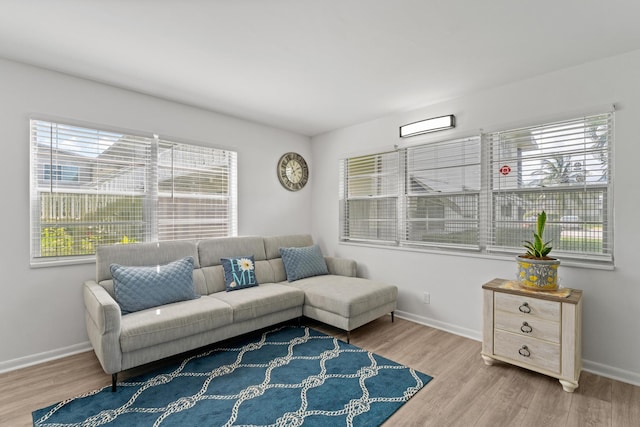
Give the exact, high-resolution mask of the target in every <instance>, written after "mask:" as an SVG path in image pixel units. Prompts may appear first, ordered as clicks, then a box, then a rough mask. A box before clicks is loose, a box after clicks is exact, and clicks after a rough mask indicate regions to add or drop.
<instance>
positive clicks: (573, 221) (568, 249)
mask: <svg viewBox="0 0 640 427" xmlns="http://www.w3.org/2000/svg"><path fill="white" fill-rule="evenodd" d="M581 123H582V130H584V134H585V136H584V137H579V136H575V135H573V134H572V133H573V131H571V132H569V133H571V135H570V136H568V137H565V138H561V139H562V142H561V143H558V142H556V141H554V140H553V138H547V139H545V137H542V136H540V137H538V136H536V138H534V139H535V140H536V141H537V143H538V144H542V147H545V144H546V147H547V148H548V147H551V149H550V150H547V152H551V153H553V152H554V150H556V148H553V145H552V144H554V143H556V144H565V145H562V147H564V148H561V149H558V150H559V152H561V153H562V152H563V150H567V153H565V155H566V156H568V158H570V159H572V160H573V162H574V168H578V169H580V168H583V171H582V173H583V175H584V176H585V177H587V178H584V179H583V180H582V181H580V180H579V179H576V180H574V181H575V182H573V181H572V182H569V183H565V182H559V183H554V184H553V185H551V186H550V183H549V181H548V180H547V182H545V183H543V182H542V181H540V185H534V184H532V181H531V180H529V182H528V183H526V184H527V185H528V187H524V186H522V185H521V186H520V187H518V188H510V189H509V190H508V191H505V190H504V188H499V185H498V184H497V183H499V180H498V179H496V175H497V174H500V173H501V172H500V171H499V169H500V168H501V167H502V166H509V164H511V166H513V169H514V172H513V173H514V174H518V173H521V172H520V171H519V170H518V167H517V165H515V164H512V163H509V164H505V165H502V162H503V159H502V158H500V157H499V156H498V155H497V153H498V150H497V149H496V145H495V144H496V143H497V142H496V141H499V140H500V138H501V136H502V137H504V136H505V135H513V134H514V133H518V132H525V133H526V132H533V134H535V135H543V133H544V132H549V133H551V134H553V132H557V130H558V129H564V128H566V127H568V128H570V129H573V128H572V127H574V128H576V129H577V131H580V130H581V129H580V128H581ZM593 123H597V124H598V126H600V127H599V128H598V132H599V134H598V135H599V138H598V140H597V141H596V140H593V139H590V136H588V135H587V133H589V132H587V131H588V130H590V129H591V128H592V127H590V126H591V124H593ZM478 138H479V139H480V141H481V147H482V149H481V159H480V167H481V170H480V188H479V191H477V192H476V191H468V192H459V193H457V194H456V193H455V192H452V193H450V194H448V195H450V196H456V195H458V196H468V195H472V194H477V197H478V202H477V216H476V218H477V221H478V236H479V240H478V242H479V244H478V245H477V246H475V247H474V245H469V244H463V245H460V244H459V242H453V241H452V242H449V243H447V242H444V243H442V242H440V243H437V242H428V241H427V242H421V241H418V239H415V238H413V239H412V238H411V236H410V235H409V225H408V224H409V221H410V220H411V217H410V215H409V213H408V210H409V209H410V206H408V205H409V201H410V198H411V197H413V196H415V194H413V193H412V190H411V183H410V182H409V180H410V178H411V177H410V172H409V171H408V169H410V166H408V164H407V158H408V157H407V156H408V154H407V152H408V150H415V149H419V147H421V146H426V145H429V144H451V143H455V142H457V141H460V140H440V141H436V142H426V143H418V144H412V145H407V146H405V147H401V148H398V147H396V150H395V151H396V152H397V153H398V167H397V168H396V170H397V174H398V180H399V183H400V186H399V194H398V203H397V206H396V209H397V218H398V232H397V238H396V239H395V240H385V241H382V242H380V241H376V240H375V239H370V240H367V239H358V238H353V237H352V236H350V235H349V233H345V224H348V222H349V212H348V210H347V209H345V200H348V198H349V197H348V194H347V193H346V192H345V188H346V182H347V181H345V173H346V169H345V166H346V165H347V164H348V162H349V161H350V160H351V159H353V158H346V159H342V160H341V161H340V174H341V175H340V180H341V182H340V230H341V231H340V237H339V240H340V242H342V243H354V244H372V245H378V246H379V245H385V246H392V247H397V248H399V249H402V248H404V249H407V250H409V249H410V250H426V251H433V250H435V251H444V252H447V253H452V254H461V255H464V254H467V255H471V256H485V257H492V258H495V257H498V258H504V257H505V256H511V255H517V254H521V253H522V252H523V251H524V248H523V246H522V244H523V243H524V240H523V242H520V243H516V242H515V240H514V241H512V242H511V244H504V239H502V240H501V239H500V238H498V237H497V236H498V235H499V234H500V232H499V230H498V228H497V225H496V224H499V223H502V224H504V223H510V224H511V225H512V226H513V227H519V228H523V229H526V230H525V231H526V232H527V233H529V232H530V231H531V230H530V229H529V227H530V225H531V224H530V222H531V221H529V220H528V219H527V218H523V216H522V214H523V212H529V211H530V213H534V212H537V211H538V210H541V209H545V208H546V210H550V212H548V218H549V219H548V225H547V227H548V229H549V230H550V234H553V233H555V231H553V229H554V228H556V229H559V230H560V232H559V233H555V234H554V235H553V236H548V237H552V238H553V237H555V238H556V240H561V241H560V242H558V241H556V242H552V243H553V244H552V246H554V251H553V255H554V256H555V257H557V258H559V259H561V260H562V261H563V262H565V263H566V264H569V265H575V266H583V267H591V268H605V269H609V268H613V266H614V259H613V252H614V251H613V249H614V247H613V139H614V113H613V112H607V113H602V114H593V115H588V116H583V117H578V118H575V119H571V120H557V121H552V122H550V123H546V124H536V125H532V126H528V127H522V128H519V129H509V130H502V131H497V132H491V133H486V134H481V135H478V136H476V137H470V138H468V140H470V141H473V140H478ZM580 138H582V139H583V141H582V142H581V141H580ZM596 142H597V143H599V144H601V146H599V147H597V146H596ZM416 147H417V148H416ZM540 150H541V151H540V152H541V153H545V151H544V149H543V148H541V149H540ZM380 154H381V153H373V154H371V156H375V155H380ZM494 156H495V158H494ZM542 156H543V157H544V156H546V154H545V155H542ZM577 156H581V158H582V159H583V161H580V162H576V161H575V158H576V157H577ZM598 156H599V157H598ZM359 157H366V156H359ZM598 158H600V161H601V162H602V166H600V169H598V168H599V167H598V166H597V164H596V163H597V159H598ZM511 160H513V159H511ZM526 161H527V162H528V163H526V164H525V165H524V166H527V165H528V166H529V167H531V164H532V163H531V160H530V159H527V160H526ZM507 163H508V162H507ZM577 164H579V165H580V166H575V165H577ZM583 165H584V166H583ZM519 166H520V167H522V166H523V165H519ZM503 172H506V170H504V171H503ZM598 174H600V175H601V176H600V177H599V178H598ZM512 176H514V175H512ZM594 176H595V178H593V177H594ZM507 187H508V186H507ZM525 193H527V194H529V196H527V197H528V198H531V197H530V195H537V196H546V197H561V195H563V194H564V195H565V196H566V197H568V198H571V199H572V200H578V201H580V203H583V202H584V201H588V202H590V203H591V207H588V208H583V210H581V211H580V212H584V213H585V218H583V217H581V216H580V215H574V212H575V210H576V209H578V206H579V203H577V202H571V203H567V204H566V205H565V204H563V209H564V211H562V210H560V209H555V211H554V210H553V209H550V208H552V207H553V206H554V205H553V204H549V203H547V204H544V203H530V204H529V205H530V206H529V205H527V206H529V208H528V209H527V210H523V209H522V207H521V204H522V201H521V199H522V195H524V194H525ZM578 193H579V194H578ZM519 195H520V196H519ZM370 197H371V196H370ZM509 197H511V198H514V200H513V203H511V204H510V203H507V204H504V203H502V204H501V205H496V206H494V201H495V200H497V198H503V199H505V200H506V198H509ZM596 199H597V200H596ZM563 200H564V197H563ZM598 200H599V202H598V203H599V204H597V203H596V202H597V201H598ZM584 204H586V202H584ZM569 205H570V206H571V207H572V208H571V209H565V208H566V206H569ZM594 206H595V207H594ZM599 206H600V207H599ZM496 209H497V211H496ZM496 212H499V213H496ZM563 212H564V213H563ZM566 212H569V213H568V214H566ZM594 212H596V213H594ZM597 212H600V213H599V214H598V213H597ZM509 215H511V217H512V218H511V219H509V218H508V216H509ZM598 215H600V216H601V218H599V217H598ZM576 217H577V218H576ZM570 228H571V229H576V230H579V231H580V236H578V237H575V236H573V235H572V236H569V238H566V236H565V233H566V232H565V229H567V230H568V229H570ZM600 228H601V231H600ZM556 231H557V230H556ZM589 233H591V234H593V235H594V236H595V235H596V234H597V235H598V236H600V235H601V236H602V237H601V239H602V241H601V243H590V241H592V240H594V238H593V236H592V237H589V236H591V234H589ZM545 234H546V233H545ZM573 234H575V232H573ZM583 235H584V236H583ZM514 236H515V235H514ZM518 236H519V235H518ZM523 236H524V237H523V239H524V238H530V236H529V234H527V235H524V234H523ZM598 236H596V237H598ZM514 238H515V237H514ZM512 240H513V239H512ZM572 240H573V241H572ZM596 240H597V239H596ZM567 242H568V243H567Z"/></svg>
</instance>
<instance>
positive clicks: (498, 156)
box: [487, 114, 613, 262]
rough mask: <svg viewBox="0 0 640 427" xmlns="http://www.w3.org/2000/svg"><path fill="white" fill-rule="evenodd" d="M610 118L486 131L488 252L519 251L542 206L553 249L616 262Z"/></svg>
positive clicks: (568, 255) (564, 254)
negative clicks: (489, 217) (488, 155)
mask: <svg viewBox="0 0 640 427" xmlns="http://www.w3.org/2000/svg"><path fill="white" fill-rule="evenodd" d="M612 120H613V117H612V114H602V115H596V116H590V117H583V118H579V119H575V120H568V121H562V122H556V123H551V124H546V125H540V126H532V127H527V128H521V129H514V130H507V131H503V132H496V133H491V134H489V135H487V142H488V144H489V146H490V147H489V148H490V151H491V154H490V170H491V180H490V181H491V182H490V185H491V188H490V192H491V200H490V203H491V205H492V206H493V209H492V219H493V220H492V222H491V226H490V227H489V230H488V235H489V236H490V237H489V241H488V245H487V246H488V247H487V249H488V251H489V252H517V251H520V250H521V247H522V241H523V240H530V237H531V229H532V228H533V227H534V224H535V216H536V214H537V213H538V212H540V211H542V210H544V211H545V212H546V213H547V226H546V228H545V240H551V241H552V246H553V251H554V254H555V256H557V257H561V258H577V259H592V260H595V261H605V262H608V261H612V259H613V256H612V242H611V237H612V233H611V230H612V228H611V216H610V215H611V212H610V208H611V204H610V194H611V188H610V185H611V174H610V172H609V171H610V164H609V157H610V156H609V153H610V149H611V139H612V128H613V126H612ZM505 206H511V207H512V208H510V209H509V210H510V211H511V210H512V211H513V214H512V215H505V213H506V209H505Z"/></svg>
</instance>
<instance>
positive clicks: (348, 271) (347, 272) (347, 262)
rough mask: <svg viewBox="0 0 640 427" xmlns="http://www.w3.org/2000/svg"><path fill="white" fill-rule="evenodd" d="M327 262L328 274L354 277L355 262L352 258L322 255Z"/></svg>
mask: <svg viewBox="0 0 640 427" xmlns="http://www.w3.org/2000/svg"><path fill="white" fill-rule="evenodd" d="M324 260H325V262H326V263H327V268H328V269H329V273H330V274H336V275H338V276H347V277H356V267H357V264H356V262H355V261H354V260H352V259H347V258H336V257H330V256H326V257H324Z"/></svg>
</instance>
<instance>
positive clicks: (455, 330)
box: [394, 310, 482, 341]
mask: <svg viewBox="0 0 640 427" xmlns="http://www.w3.org/2000/svg"><path fill="white" fill-rule="evenodd" d="M394 313H395V315H396V316H398V317H399V318H401V319H406V320H410V321H412V322H415V323H419V324H421V325H425V326H431V327H432V328H436V329H441V330H443V331H446V332H451V333H452V334H455V335H460V336H461V337H465V338H470V339H472V340H475V341H482V332H480V331H474V330H472V329H467V328H461V327H460V326H456V325H452V324H451V323H446V322H441V321H439V320H435V319H431V318H429V317H423V316H417V315H415V314H412V313H407V312H406V311H398V310H396V311H395V312H394Z"/></svg>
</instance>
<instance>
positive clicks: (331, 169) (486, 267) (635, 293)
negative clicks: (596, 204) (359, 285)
mask: <svg viewBox="0 0 640 427" xmlns="http://www.w3.org/2000/svg"><path fill="white" fill-rule="evenodd" d="M400 66H401V65H400ZM638 76H640V51H635V52H632V53H629V54H625V55H621V56H617V57H613V58H609V59H606V60H601V61H597V62H593V63H588V64H584V65H581V66H578V67H574V68H570V69H565V70H562V71H559V72H554V73H551V74H546V75H543V76H539V77H537V78H534V79H530V80H526V81H522V82H516V83H513V84H509V85H507V86H503V87H500V88H497V89H492V90H487V91H484V92H481V93H474V94H469V95H468V96H465V97H462V98H459V99H454V100H450V101H447V102H444V103H441V104H438V105H433V106H430V107H426V108H422V109H417V110H414V111H408V112H404V113H401V114H395V115H391V116H387V117H383V118H380V119H378V120H375V121H371V122H367V123H362V124H359V125H356V126H351V127H348V128H344V129H340V130H336V131H333V132H330V133H327V134H324V135H321V136H318V137H314V138H312V155H313V160H314V165H315V168H314V169H315V177H314V181H313V186H312V190H313V192H312V199H313V224H312V225H313V234H314V236H316V238H317V240H318V241H319V242H320V243H321V245H322V247H323V250H324V251H325V252H327V253H328V254H332V255H339V256H345V257H351V258H354V259H356V260H357V261H359V274H362V275H364V276H366V277H371V278H375V279H379V280H383V281H388V282H392V283H395V284H397V285H398V286H399V290H400V295H399V301H398V310H399V312H400V314H401V315H404V316H406V317H409V318H413V319H414V320H418V321H420V322H423V323H426V324H431V325H435V326H437V327H441V328H445V329H449V330H451V331H454V332H456V333H459V334H462V335H467V336H470V337H473V338H476V339H480V337H481V313H482V306H481V303H482V301H481V285H482V284H483V283H485V282H487V281H488V280H490V279H492V278H494V277H504V278H512V277H514V275H515V268H516V266H515V262H514V261H513V260H511V259H509V260H498V259H491V258H472V257H464V256H454V255H448V254H434V253H424V252H408V251H401V250H394V249H383V248H371V247H358V246H353V245H346V244H339V243H338V200H337V192H338V160H339V159H340V158H342V157H345V156H349V155H352V154H354V153H355V154H364V153H372V152H376V151H377V150H379V149H385V148H386V149H388V148H391V147H392V146H393V144H398V143H400V140H399V138H398V127H399V126H400V125H403V124H407V123H410V122H413V121H416V120H421V119H425V118H428V117H435V116H440V115H444V114H455V115H456V119H457V128H456V129H455V130H452V131H447V132H441V133H440V134H438V135H433V136H432V137H430V138H433V139H442V138H448V137H450V136H453V135H455V136H463V135H470V134H474V133H475V134H477V133H478V132H479V129H485V130H497V129H509V128H510V127H512V126H514V125H516V126H517V125H527V124H535V123H539V122H545V121H547V120H555V119H563V118H571V117H572V116H574V115H576V113H585V112H591V113H594V112H602V111H606V110H604V108H605V107H606V105H607V104H609V105H610V104H612V103H615V104H616V106H617V107H618V108H619V111H618V112H617V113H616V115H615V146H614V147H615V160H614V176H615V195H614V198H615V233H614V234H615V265H616V267H615V270H614V271H603V270H594V269H584V268H577V267H567V266H561V267H560V273H559V275H560V280H561V281H562V284H563V285H564V286H567V287H575V288H579V289H583V290H584V296H583V302H584V305H583V315H584V319H583V327H584V333H583V340H584V344H583V358H584V364H585V368H586V369H588V370H591V371H594V372H599V373H602V374H605V375H608V376H610V377H617V378H622V379H625V380H626V381H628V382H633V383H635V384H640V357H638V355H639V354H640V338H639V337H640V335H639V332H638V330H639V327H640V320H638V312H639V311H640V268H638V266H637V265H636V264H637V263H638V262H639V261H638V255H640V251H639V250H638V242H639V241H640V197H639V192H638V183H639V182H640V168H638V161H639V159H640V143H639V141H638V136H637V135H638V133H637V127H638V120H639V118H640V84H638ZM425 101H428V100H425ZM598 107H601V108H598ZM424 291H427V292H430V293H431V304H429V305H425V304H422V302H421V295H422V292H424ZM478 357H479V356H478Z"/></svg>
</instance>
